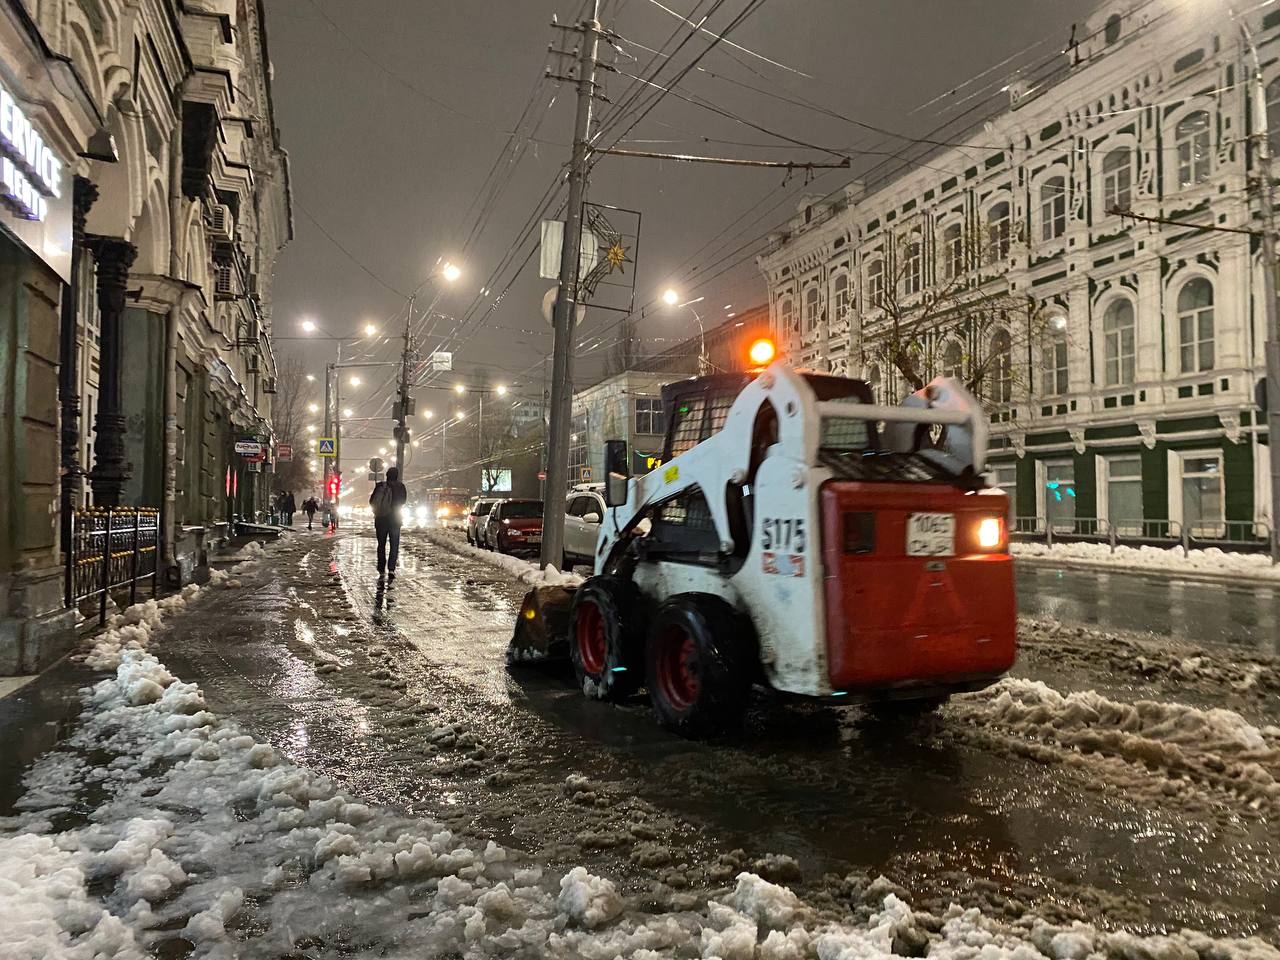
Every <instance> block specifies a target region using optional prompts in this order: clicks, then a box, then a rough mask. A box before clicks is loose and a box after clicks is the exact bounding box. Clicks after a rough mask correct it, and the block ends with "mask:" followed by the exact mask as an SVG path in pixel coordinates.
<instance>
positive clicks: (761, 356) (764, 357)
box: [747, 337, 778, 367]
mask: <svg viewBox="0 0 1280 960" xmlns="http://www.w3.org/2000/svg"><path fill="white" fill-rule="evenodd" d="M777 355H778V347H777V345H776V344H774V342H773V341H772V340H770V339H769V338H768V337H760V338H759V339H758V340H754V341H752V343H751V347H750V348H749V349H748V350H747V357H748V358H749V359H750V360H751V365H752V366H753V367H767V366H768V365H769V364H771V363H773V359H774V357H776V356H777Z"/></svg>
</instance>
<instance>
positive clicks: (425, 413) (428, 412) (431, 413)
mask: <svg viewBox="0 0 1280 960" xmlns="http://www.w3.org/2000/svg"><path fill="white" fill-rule="evenodd" d="M435 415H436V412H435V411H434V410H423V411H422V419H424V420H430V419H431V418H432V417H434V416H435Z"/></svg>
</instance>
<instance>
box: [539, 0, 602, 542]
mask: <svg viewBox="0 0 1280 960" xmlns="http://www.w3.org/2000/svg"><path fill="white" fill-rule="evenodd" d="M571 29H573V30H575V31H577V32H578V33H580V34H581V35H582V41H581V44H580V46H579V51H578V52H579V57H578V78H577V86H578V114H577V118H576V120H575V121H574V126H573V157H572V160H571V162H570V165H569V205H568V207H567V208H566V210H565V218H564V219H565V223H564V242H563V244H562V246H561V248H560V291H559V293H558V295H557V296H556V304H555V311H554V313H553V314H552V329H553V341H552V343H553V345H552V365H551V428H550V432H549V436H548V438H547V486H546V497H545V498H544V500H543V510H542V514H543V521H542V555H541V563H542V566H543V567H545V566H547V565H548V564H552V563H554V564H555V565H556V566H557V567H558V566H560V564H561V563H563V562H564V507H565V493H566V491H567V489H568V486H569V422H570V419H571V417H572V404H573V333H574V325H575V321H576V319H577V313H578V272H579V258H580V253H581V246H582V204H583V201H584V199H585V198H586V193H587V157H588V155H589V151H590V146H589V144H588V142H587V138H588V137H590V136H591V104H592V100H593V98H594V97H595V92H596V53H597V50H598V49H599V46H600V0H592V2H591V19H589V20H586V21H584V22H583V23H580V24H578V25H577V26H576V27H573V28H571Z"/></svg>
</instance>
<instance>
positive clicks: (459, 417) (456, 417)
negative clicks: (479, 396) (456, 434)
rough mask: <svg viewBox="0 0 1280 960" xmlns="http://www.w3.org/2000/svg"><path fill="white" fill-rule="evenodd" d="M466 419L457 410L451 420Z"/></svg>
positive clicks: (465, 416)
mask: <svg viewBox="0 0 1280 960" xmlns="http://www.w3.org/2000/svg"><path fill="white" fill-rule="evenodd" d="M466 418H467V415H466V414H465V413H463V412H462V411H461V410H459V411H458V412H457V413H455V414H454V415H453V419H455V420H465V419H466Z"/></svg>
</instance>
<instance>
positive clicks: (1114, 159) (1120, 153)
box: [1102, 147, 1133, 213]
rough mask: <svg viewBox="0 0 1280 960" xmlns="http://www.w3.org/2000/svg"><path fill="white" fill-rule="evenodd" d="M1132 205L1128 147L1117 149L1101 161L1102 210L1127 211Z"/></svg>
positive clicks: (1131, 174) (1131, 165)
mask: <svg viewBox="0 0 1280 960" xmlns="http://www.w3.org/2000/svg"><path fill="white" fill-rule="evenodd" d="M1132 203H1133V164H1132V162H1131V161H1130V159H1129V148H1128V147H1117V148H1116V149H1115V150H1112V151H1111V152H1110V153H1108V154H1107V155H1106V157H1104V158H1103V161H1102V209H1103V211H1104V212H1105V213H1113V212H1115V211H1117V210H1128V209H1129V207H1130V206H1131V205H1132Z"/></svg>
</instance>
